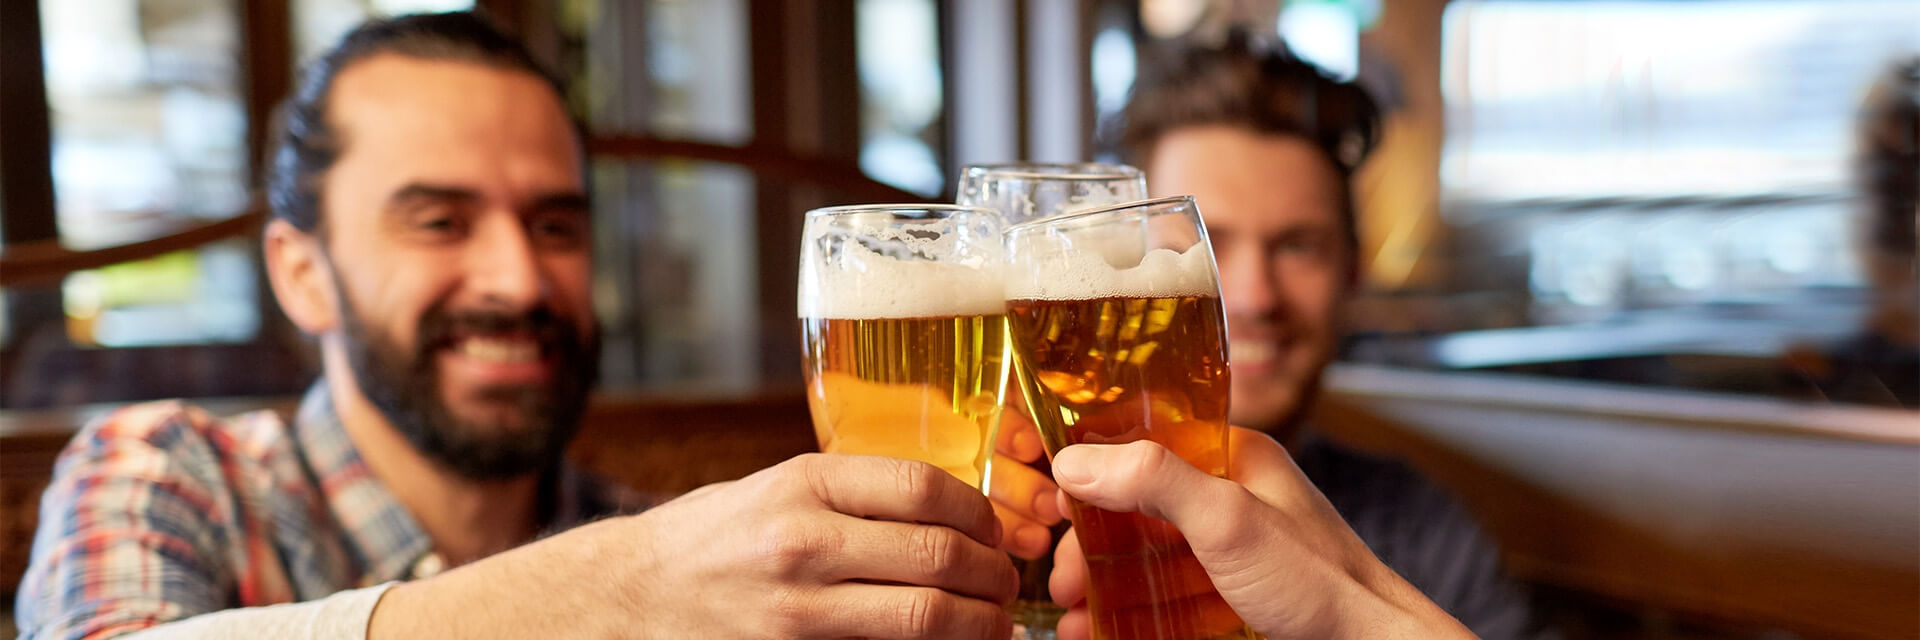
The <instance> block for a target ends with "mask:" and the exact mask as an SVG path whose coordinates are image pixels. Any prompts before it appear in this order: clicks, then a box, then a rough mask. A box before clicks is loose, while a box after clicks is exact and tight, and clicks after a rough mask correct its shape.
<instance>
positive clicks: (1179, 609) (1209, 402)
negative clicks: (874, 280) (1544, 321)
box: [1008, 296, 1253, 640]
mask: <svg viewBox="0 0 1920 640" xmlns="http://www.w3.org/2000/svg"><path fill="white" fill-rule="evenodd" d="M1008 319H1009V321H1010V322H1011V324H1012V326H1013V335H1014V339H1015V341H1016V349H1018V350H1019V352H1020V353H1021V354H1022V355H1023V356H1024V359H1023V360H1022V366H1023V367H1024V368H1023V369H1022V370H1021V373H1022V375H1021V384H1022V385H1023V387H1024V388H1025V389H1026V391H1027V393H1028V395H1027V397H1028V398H1029V399H1030V400H1029V401H1030V402H1033V403H1034V404H1035V406H1036V408H1037V409H1038V411H1037V412H1036V414H1037V415H1038V416H1044V417H1042V418H1037V419H1039V420H1042V421H1045V422H1056V421H1057V424H1054V425H1046V426H1052V427H1053V428H1046V426H1043V428H1042V429H1041V431H1042V432H1043V433H1044V434H1046V439H1047V446H1048V449H1049V450H1051V451H1058V450H1060V449H1062V448H1065V447H1066V446H1067V445H1070V444H1083V443H1098V444H1110V443H1124V442H1133V441H1135V440H1152V441H1154V442H1158V443H1160V444H1161V445H1164V446H1166V447H1167V448H1168V449H1169V450H1171V451H1173V452H1174V453H1175V454H1177V455H1179V456H1180V457H1181V458H1184V459H1185V460H1186V461H1187V462H1189V463H1191V464H1193V465H1194V466H1195V467H1198V468H1199V469H1201V470H1202V471H1206V472H1208V473H1211V474H1213V475H1216V476H1224V475H1226V469H1227V458H1226V451H1227V448H1226V445H1227V427H1226V419H1227V385H1228V371H1227V363H1226V357H1225V356H1226V343H1225V340H1226V339H1225V327H1226V325H1225V323H1224V322H1223V321H1222V318H1221V311H1220V300H1219V298H1217V297H1199V296H1173V297H1109V298H1097V299H1088V300H1062V301H1053V300H1015V301H1012V302H1010V303H1009V304H1008ZM1073 521H1074V527H1075V529H1076V531H1077V532H1078V535H1079V536H1080V545H1081V549H1082V550H1083V551H1084V552H1085V553H1086V556H1087V564H1088V568H1089V569H1090V570H1091V576H1090V577H1091V579H1092V585H1091V589H1090V590H1089V592H1088V597H1089V601H1088V606H1089V609H1090V610H1091V612H1092V613H1093V618H1094V619H1093V623H1094V625H1093V626H1094V632H1093V637H1094V638H1096V639H1101V640H1120V639H1135V638H1141V639H1144V638H1161V639H1169V640H1201V639H1210V638H1250V637H1253V636H1252V635H1250V634H1248V633H1247V632H1246V630H1245V624H1244V623H1242V622H1241V621H1240V618H1239V617H1238V616H1236V615H1234V614H1233V611H1232V609H1230V608H1228V607H1227V604H1226V602H1225V601H1223V600H1221V598H1220V595H1219V593H1218V592H1216V591H1214V589H1213V585H1212V583H1211V582H1210V581H1209V580H1208V578H1207V575H1206V572H1205V571H1203V570H1201V568H1200V565H1199V562H1198V561H1196V560H1195V559H1194V557H1193V550H1192V549H1191V548H1190V547H1188V546H1187V542H1186V540H1185V539H1184V538H1183V537H1181V536H1180V534H1179V533H1178V532H1176V531H1174V529H1173V527H1172V525H1169V524H1167V523H1166V522H1165V521H1161V520H1158V519H1154V518H1150V517H1147V516H1143V515H1140V514H1138V513H1114V512H1110V511H1104V510H1101V509H1096V508H1093V507H1089V506H1087V505H1085V504H1080V503H1078V502H1077V501H1076V502H1075V504H1074V505H1073Z"/></svg>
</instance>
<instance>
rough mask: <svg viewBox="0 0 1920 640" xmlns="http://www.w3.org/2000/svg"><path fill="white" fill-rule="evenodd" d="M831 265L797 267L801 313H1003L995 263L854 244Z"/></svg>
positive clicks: (846, 316)
mask: <svg viewBox="0 0 1920 640" xmlns="http://www.w3.org/2000/svg"><path fill="white" fill-rule="evenodd" d="M840 250H841V251H842V252H843V253H842V255H840V256H837V257H835V258H834V262H835V263H836V265H835V266H834V267H831V268H830V267H829V266H828V265H826V264H821V261H822V260H823V258H821V257H820V256H817V255H816V256H811V257H812V259H810V260H806V261H805V262H804V264H802V265H800V317H802V318H832V319H839V320H872V319H881V318H947V317H958V316H978V315H999V314H1002V313H1005V312H1006V299H1005V298H1002V297H1001V294H1002V291H1003V286H1004V285H1003V283H1002V282H1001V279H1000V278H1001V276H1000V271H999V267H998V265H990V264H983V265H979V266H974V265H969V264H955V263H942V262H929V261H924V260H901V259H898V258H893V257H889V256H885V255H881V254H880V253H878V252H875V251H873V250H870V249H867V248H865V247H862V246H860V245H859V243H856V242H847V243H844V244H842V245H840Z"/></svg>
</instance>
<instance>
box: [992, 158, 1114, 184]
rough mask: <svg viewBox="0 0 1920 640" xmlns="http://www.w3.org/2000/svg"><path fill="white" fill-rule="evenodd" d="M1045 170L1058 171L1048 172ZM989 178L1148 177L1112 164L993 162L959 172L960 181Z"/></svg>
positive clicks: (1091, 178) (1087, 179)
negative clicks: (961, 179) (993, 176)
mask: <svg viewBox="0 0 1920 640" xmlns="http://www.w3.org/2000/svg"><path fill="white" fill-rule="evenodd" d="M1042 169H1059V170H1060V171H1057V172H1048V171H1044V170H1042ZM988 174H992V175H997V176H1004V177H1008V178H1016V179H1021V180H1074V181H1095V180H1133V179H1135V178H1139V177H1141V176H1142V175H1145V174H1143V173H1141V172H1140V168H1139V167H1135V166H1133V165H1127V164H1109V163H1105V162H993V163H985V164H970V165H967V166H966V167H965V168H963V169H961V170H960V175H961V177H962V178H963V179H964V178H974V177H980V176H985V175H988Z"/></svg>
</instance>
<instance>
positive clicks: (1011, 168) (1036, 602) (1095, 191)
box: [959, 162, 1147, 640]
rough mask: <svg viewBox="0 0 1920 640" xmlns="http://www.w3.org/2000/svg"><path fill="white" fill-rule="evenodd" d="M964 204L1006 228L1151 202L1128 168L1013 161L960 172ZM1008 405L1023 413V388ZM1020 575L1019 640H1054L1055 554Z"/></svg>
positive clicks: (1141, 179) (1022, 566)
mask: <svg viewBox="0 0 1920 640" xmlns="http://www.w3.org/2000/svg"><path fill="white" fill-rule="evenodd" d="M959 193H960V196H959V203H960V204H963V205H973V206H981V207H989V208H992V209H994V210H996V211H999V212H1000V216H1001V218H1002V219H1003V220H1005V221H1006V223H1007V224H1009V225H1012V224H1018V223H1022V222H1030V221H1033V220H1038V219H1041V218H1046V217H1051V216H1057V215H1060V214H1063V213H1068V212H1072V211H1078V210H1081V209H1090V208H1093V207H1100V206H1106V205H1112V204H1120V203H1122V202H1132V201H1135V200H1141V199H1144V198H1146V197H1147V179H1146V176H1145V174H1142V173H1141V172H1140V170H1139V169H1135V168H1133V167H1130V166H1127V165H1124V164H1101V163H1086V162H1082V163H1058V164H1056V163H1044V162H1013V163H1001V164H977V165H969V166H968V167H967V168H965V169H962V170H961V171H960V185H959ZM1010 393H1012V397H1011V399H1010V402H1009V406H1011V407H1014V408H1015V410H1018V409H1019V408H1020V407H1021V405H1022V402H1021V401H1020V400H1019V398H1020V394H1019V391H1018V387H1015V389H1014V390H1012V391H1011V392H1010ZM1014 566H1015V567H1016V568H1018V569H1019V570H1020V597H1019V599H1018V600H1016V601H1014V604H1013V608H1012V611H1013V621H1014V622H1015V623H1016V624H1018V625H1019V627H1018V628H1017V629H1016V633H1015V638H1017V639H1018V640H1052V639H1053V638H1054V633H1053V630H1054V627H1055V626H1057V625H1058V624H1059V621H1060V616H1061V614H1064V613H1066V609H1063V608H1061V607H1060V606H1059V605H1056V604H1054V603H1053V599H1052V598H1050V597H1049V596H1048V594H1047V574H1049V573H1051V572H1052V571H1053V557H1052V555H1047V556H1042V557H1040V558H1039V559H1037V560H1025V559H1022V558H1017V557H1016V558H1014Z"/></svg>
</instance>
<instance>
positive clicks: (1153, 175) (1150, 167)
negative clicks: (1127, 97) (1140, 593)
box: [1069, 34, 1534, 638]
mask: <svg viewBox="0 0 1920 640" xmlns="http://www.w3.org/2000/svg"><path fill="white" fill-rule="evenodd" d="M1155 71H1157V73H1154V74H1152V75H1149V76H1147V77H1144V78H1143V79H1142V81H1141V83H1140V85H1139V86H1137V87H1136V88H1135V90H1134V95H1133V97H1132V100H1131V101H1130V103H1129V104H1128V106H1127V109H1126V112H1125V123H1124V131H1123V133H1122V140H1121V143H1122V146H1123V147H1124V150H1125V152H1126V153H1127V155H1128V158H1129V160H1131V161H1132V162H1133V163H1134V164H1136V165H1138V166H1140V167H1143V168H1145V169H1146V173H1147V179H1148V185H1147V186H1148V191H1149V192H1151V193H1152V195H1155V196H1168V195H1179V194H1188V195H1192V196H1194V197H1195V198H1196V200H1197V201H1198V202H1199V204H1200V208H1201V211H1202V212H1203V213H1204V215H1205V217H1206V225H1207V234H1208V236H1209V237H1210V239H1211V240H1212V242H1213V250H1214V255H1215V257H1216V259H1217V261H1218V263H1219V269H1220V287H1221V303H1222V304H1223V305H1224V306H1225V308H1226V313H1227V330H1228V339H1229V340H1230V342H1231V345H1230V346H1231V353H1232V355H1233V382H1232V405H1231V406H1232V416H1231V419H1232V421H1233V423H1234V424H1238V425H1242V426H1245V427H1249V428H1253V429H1256V430H1259V431H1262V432H1264V433H1266V434H1267V435H1269V436H1272V437H1273V438H1274V439H1276V440H1278V441H1280V442H1281V443H1284V444H1286V445H1287V448H1288V450H1289V453H1290V454H1291V457H1292V461H1293V462H1294V463H1295V464H1297V465H1298V466H1299V468H1300V471H1302V472H1304V473H1305V475H1306V477H1307V478H1308V479H1309V480H1311V481H1312V482H1313V485H1314V486H1315V487H1316V488H1317V489H1318V490H1319V491H1320V492H1321V493H1323V494H1324V495H1325V497H1326V500H1327V501H1328V502H1330V503H1331V504H1332V506H1333V507H1334V508H1335V509H1337V510H1338V512H1339V515H1340V517H1342V518H1344V519H1345V521H1346V523H1347V524H1348V525H1350V526H1351V527H1352V529H1353V532H1354V533H1356V534H1358V536H1359V538H1360V539H1361V540H1362V541H1364V542H1365V543H1366V546H1367V547H1368V549H1369V550H1371V551H1372V553H1373V554H1374V555H1376V556H1378V558H1379V560H1380V561H1381V562H1383V563H1385V564H1386V565H1387V566H1388V567H1390V568H1392V569H1393V571H1395V572H1397V573H1398V574H1399V575H1401V576H1403V577H1404V578H1405V579H1406V581H1407V582H1410V583H1412V585H1414V586H1415V587H1418V588H1419V589H1420V590H1421V591H1422V592H1424V593H1425V594H1426V595H1427V597H1429V598H1431V599H1432V600H1433V601H1434V602H1435V603H1437V604H1439V605H1440V606H1441V607H1442V608H1444V609H1445V610H1446V611H1447V613H1450V614H1452V615H1453V616H1454V617H1455V618H1458V619H1459V621H1460V622H1461V623H1464V624H1465V625H1466V626H1468V627H1469V628H1471V629H1472V630H1473V631H1474V632H1475V633H1477V634H1479V635H1480V636H1481V637H1484V638H1513V637H1521V636H1524V635H1527V634H1529V633H1532V632H1533V627H1534V623H1533V621H1532V620H1531V619H1530V618H1531V613H1530V611H1529V609H1528V606H1527V602H1526V600H1525V598H1524V596H1523V594H1522V592H1521V591H1520V590H1519V589H1518V587H1517V586H1516V585H1515V584H1514V583H1512V582H1511V581H1509V580H1508V579H1506V578H1505V577H1503V576H1502V575H1501V573H1500V568H1499V562H1498V560H1499V556H1498V553H1497V552H1496V550H1495V548H1494V546H1493V545H1492V543H1491V541H1489V540H1488V539H1487V538H1486V537H1485V535H1484V534H1482V533H1481V531H1480V529H1479V527H1478V526H1477V525H1476V524H1475V523H1474V522H1473V520H1472V518H1471V517H1470V516H1469V515H1468V514H1467V512H1466V511H1465V510H1464V509H1462V508H1461V507H1460V506H1459V505H1458V504H1457V503H1456V502H1455V501H1454V500H1453V499H1452V498H1451V497H1450V496H1448V495H1447V494H1446V493H1445V492H1443V491H1441V490H1440V489H1438V488H1436V487H1434V486H1433V485H1431V484H1429V483H1428V482H1426V481H1425V480H1424V479H1422V478H1421V477H1420V476H1419V475H1418V474H1416V473H1415V472H1414V471H1412V470H1411V469H1410V468H1408V467H1406V466H1404V465H1401V464H1399V463H1397V462H1393V461H1388V460H1382V459H1377V458H1373V457H1369V456H1366V455H1362V454H1359V453H1357V452H1353V451H1349V450H1346V449H1343V448H1340V447H1338V446H1336V445H1333V444H1332V443H1330V442H1327V441H1326V440H1324V439H1321V438H1317V437H1314V436H1313V435H1312V434H1311V433H1310V430H1309V429H1307V428H1306V425H1304V424H1303V416H1305V414H1306V407H1307V405H1308V403H1309V402H1311V400H1312V398H1313V396H1314V394H1315V393H1316V391H1317V390H1318V389H1319V383H1320V375H1321V372H1322V371H1323V370H1324V369H1325V368H1326V366H1327V364H1328V363H1329V362H1331V361H1332V359H1333V357H1334V355H1335V351H1336V348H1337V345H1338V343H1339V341H1340V338H1341V335H1342V333H1341V324H1340V323H1341V316H1342V313H1343V306H1344V303H1345V301H1346V299H1347V297H1348V296H1350V295H1351V294H1352V293H1353V290H1354V288H1355V286H1356V283H1357V280H1358V273H1359V272H1358V256H1357V254H1358V247H1357V245H1358V236H1357V233H1356V229H1355V227H1356V218H1355V214H1354V203H1353V197H1352V192H1351V187H1350V181H1351V179H1352V176H1353V173H1354V171H1356V170H1357V169H1358V168H1359V166H1360V163H1361V162H1362V161H1363V160H1364V159H1365V158H1366V155H1367V153H1368V152H1369V151H1370V150H1371V149H1372V148H1373V146H1374V144H1375V143H1376V142H1377V141H1378V136H1379V133H1380V132H1379V118H1380V114H1379V110H1378V107H1377V106H1376V105H1375V103H1374V102H1373V100H1372V99H1371V98H1370V97H1369V96H1368V95H1367V94H1366V92H1365V91H1364V90H1362V89H1361V88H1359V87H1358V86H1357V85H1352V84H1347V83H1342V82H1336V81H1334V80H1331V79H1329V78H1327V77H1326V76H1325V75H1324V74H1323V73H1321V72H1320V70H1319V69H1316V68H1314V67H1313V66H1311V65H1309V64H1307V63H1305V62H1302V61H1300V60H1299V59H1297V58H1295V57H1293V55H1292V54H1291V53H1289V52H1287V51H1286V50H1285V48H1284V47H1276V48H1274V49H1273V50H1261V49H1260V47H1259V46H1257V45H1256V44H1253V43H1250V42H1248V40H1247V39H1246V37H1245V35H1244V34H1241V35H1240V36H1238V37H1236V38H1233V39H1231V41H1230V42H1229V43H1228V44H1227V45H1226V46H1225V47H1223V48H1220V49H1199V50H1192V51H1188V52H1185V53H1184V54H1183V56H1182V57H1180V58H1178V59H1176V60H1174V61H1172V64H1170V65H1167V66H1165V67H1160V68H1157V69H1155ZM1073 489H1074V488H1072V487H1070V488H1069V491H1072V490H1073ZM1189 535H1190V536H1191V535H1192V534H1189Z"/></svg>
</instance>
